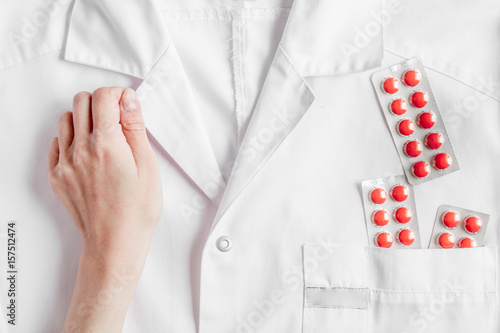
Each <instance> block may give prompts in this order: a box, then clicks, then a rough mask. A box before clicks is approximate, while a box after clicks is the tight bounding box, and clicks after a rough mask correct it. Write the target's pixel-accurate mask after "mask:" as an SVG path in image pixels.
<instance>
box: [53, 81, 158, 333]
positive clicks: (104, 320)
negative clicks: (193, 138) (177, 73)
mask: <svg viewBox="0 0 500 333" xmlns="http://www.w3.org/2000/svg"><path fill="white" fill-rule="evenodd" d="M48 163H49V180H50V184H51V187H52V188H53V190H54V191H55V193H56V194H57V195H58V197H59V198H60V199H61V201H62V202H63V204H64V205H65V206H66V208H67V209H68V211H69V212H70V214H71V216H72V217H73V219H74V220H75V223H76V225H77V227H78V229H79V230H80V232H81V234H82V238H83V251H82V255H81V257H80V265H79V270H78V275H77V280H76V284H75V289H74V292H73V297H72V301H71V305H70V308H69V311H68V315H67V317H66V321H65V324H64V327H63V331H64V332H89V331H90V332H106V333H108V332H121V328H122V326H123V321H124V318H125V314H126V312H127V308H128V304H129V302H130V299H131V298H132V295H133V293H134V290H135V287H136V285H137V282H138V280H139V277H140V275H141V273H142V269H143V267H144V263H145V260H146V257H147V253H148V251H149V247H150V243H151V238H152V236H153V231H154V229H155V226H156V224H157V222H158V220H159V218H160V214H161V210H162V190H161V182H160V176H159V169H158V163H157V161H156V156H155V154H154V152H153V150H152V148H151V146H150V144H149V141H148V138H147V135H146V128H145V125H144V120H143V117H142V111H141V107H140V104H139V100H138V99H137V96H136V95H135V92H134V91H133V90H132V89H127V90H125V89H123V88H100V89H97V90H96V91H94V93H93V94H90V93H88V92H81V93H79V94H77V95H76V96H75V97H74V100H73V112H66V113H64V114H63V115H62V116H61V118H60V121H59V137H58V138H54V139H53V140H52V141H51V142H50V147H49V157H48ZM103 299H105V300H106V301H105V302H103V301H102V300H103Z"/></svg>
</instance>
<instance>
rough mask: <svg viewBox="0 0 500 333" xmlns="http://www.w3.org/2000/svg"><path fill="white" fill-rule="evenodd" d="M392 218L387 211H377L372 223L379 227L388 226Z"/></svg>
mask: <svg viewBox="0 0 500 333" xmlns="http://www.w3.org/2000/svg"><path fill="white" fill-rule="evenodd" d="M390 218H391V216H390V215H389V212H388V211H386V210H385V209H379V210H376V211H374V212H373V214H372V222H373V223H374V224H375V225H377V226H379V227H383V226H384V225H387V223H389V220H390Z"/></svg>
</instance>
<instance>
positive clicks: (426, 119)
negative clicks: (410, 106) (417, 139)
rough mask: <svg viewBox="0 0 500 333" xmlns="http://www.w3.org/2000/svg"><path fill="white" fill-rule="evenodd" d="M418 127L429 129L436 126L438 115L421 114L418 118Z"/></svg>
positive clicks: (426, 112) (425, 112)
mask: <svg viewBox="0 0 500 333" xmlns="http://www.w3.org/2000/svg"><path fill="white" fill-rule="evenodd" d="M417 124H418V126H420V127H422V128H425V129H429V128H432V126H434V125H435V124H436V115H435V114H434V113H432V112H430V111H424V112H421V113H420V114H419V115H418V116H417Z"/></svg>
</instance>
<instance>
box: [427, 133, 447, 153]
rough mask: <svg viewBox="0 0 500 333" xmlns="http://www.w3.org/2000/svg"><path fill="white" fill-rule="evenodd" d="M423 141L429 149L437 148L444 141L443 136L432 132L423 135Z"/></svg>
mask: <svg viewBox="0 0 500 333" xmlns="http://www.w3.org/2000/svg"><path fill="white" fill-rule="evenodd" d="M424 143H425V145H426V146H427V148H429V149H438V148H439V147H441V145H442V144H443V143H444V136H442V135H441V134H439V133H437V132H434V133H429V134H427V135H426V136H425V139H424Z"/></svg>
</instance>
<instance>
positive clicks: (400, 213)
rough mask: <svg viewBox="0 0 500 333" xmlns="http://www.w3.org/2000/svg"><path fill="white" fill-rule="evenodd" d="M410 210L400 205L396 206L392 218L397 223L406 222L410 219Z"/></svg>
mask: <svg viewBox="0 0 500 333" xmlns="http://www.w3.org/2000/svg"><path fill="white" fill-rule="evenodd" d="M411 215H412V214H411V210H410V208H408V207H405V206H401V207H398V208H396V211H395V212H394V219H395V220H396V222H399V223H408V222H410V220H411Z"/></svg>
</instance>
